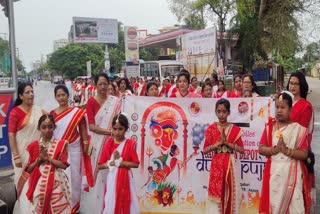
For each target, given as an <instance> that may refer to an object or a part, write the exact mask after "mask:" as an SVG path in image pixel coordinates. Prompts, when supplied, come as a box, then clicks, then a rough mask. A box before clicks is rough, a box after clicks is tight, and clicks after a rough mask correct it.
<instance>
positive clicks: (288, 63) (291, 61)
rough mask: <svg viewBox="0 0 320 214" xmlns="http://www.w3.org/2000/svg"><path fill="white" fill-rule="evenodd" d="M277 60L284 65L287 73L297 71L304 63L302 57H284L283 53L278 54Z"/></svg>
mask: <svg viewBox="0 0 320 214" xmlns="http://www.w3.org/2000/svg"><path fill="white" fill-rule="evenodd" d="M276 62H277V63H279V64H280V65H282V66H283V69H284V71H285V72H286V73H291V72H294V71H297V70H298V69H299V68H301V67H302V66H303V64H304V61H303V59H301V58H296V57H294V56H290V57H283V56H281V55H278V56H276Z"/></svg>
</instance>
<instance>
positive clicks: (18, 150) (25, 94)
mask: <svg viewBox="0 0 320 214" xmlns="http://www.w3.org/2000/svg"><path fill="white" fill-rule="evenodd" d="M33 100H34V94H33V87H32V84H31V83H23V84H20V85H19V87H18V97H17V99H16V101H15V104H14V107H13V108H12V110H11V112H10V115H9V143H10V149H11V152H12V160H13V167H14V184H15V186H16V190H17V201H16V204H15V207H14V211H13V212H14V213H23V212H24V211H25V210H29V208H30V202H29V201H28V199H27V197H26V191H27V190H28V182H27V180H28V178H29V173H27V172H26V171H25V167H26V165H27V162H28V158H29V154H28V152H27V150H26V148H27V146H28V145H29V144H30V143H31V142H33V141H34V140H36V139H39V137H40V132H39V131H38V129H37V125H38V120H39V118H40V117H41V115H42V114H44V113H45V112H44V111H43V110H41V109H40V108H39V107H37V106H34V105H33Z"/></svg>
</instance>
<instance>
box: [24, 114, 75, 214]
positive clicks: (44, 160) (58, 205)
mask: <svg viewBox="0 0 320 214" xmlns="http://www.w3.org/2000/svg"><path fill="white" fill-rule="evenodd" d="M55 127H56V125H55V121H54V118H53V116H52V115H48V114H45V115H42V116H41V117H40V119H39V122H38V129H39V130H40V133H41V137H40V139H39V140H36V141H34V142H32V143H31V144H30V145H29V146H28V147H27V151H28V153H29V161H28V164H27V167H26V171H27V172H28V173H30V177H29V181H28V182H29V188H28V191H27V193H26V195H27V198H28V199H29V201H30V202H31V210H30V212H28V211H27V210H26V211H25V212H26V213H39V214H42V213H49V214H53V213H59V214H60V213H66V214H67V213H68V214H69V213H70V212H71V195H70V190H69V186H68V179H67V176H66V175H65V173H64V170H65V169H66V168H67V167H68V166H69V164H68V163H67V158H68V154H67V149H68V148H67V145H68V142H67V141H65V140H57V139H54V138H53V131H54V129H55Z"/></svg>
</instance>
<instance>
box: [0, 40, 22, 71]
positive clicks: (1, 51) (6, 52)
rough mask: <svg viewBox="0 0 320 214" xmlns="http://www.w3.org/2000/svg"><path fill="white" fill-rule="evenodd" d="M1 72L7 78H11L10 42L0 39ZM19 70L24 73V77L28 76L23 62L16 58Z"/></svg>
mask: <svg viewBox="0 0 320 214" xmlns="http://www.w3.org/2000/svg"><path fill="white" fill-rule="evenodd" d="M0 65H1V66H0V70H1V71H3V72H4V73H5V74H6V75H7V76H11V57H10V48H9V41H7V40H4V39H2V38H1V37H0ZM16 66H17V70H18V71H20V72H22V74H23V75H25V74H26V71H25V67H24V66H23V63H22V61H21V60H20V59H19V58H18V57H17V58H16Z"/></svg>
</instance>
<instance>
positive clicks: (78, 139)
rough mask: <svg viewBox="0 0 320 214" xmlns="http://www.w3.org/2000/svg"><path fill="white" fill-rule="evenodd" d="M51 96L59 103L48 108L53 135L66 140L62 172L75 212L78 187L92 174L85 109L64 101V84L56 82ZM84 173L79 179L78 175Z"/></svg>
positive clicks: (67, 95)
mask: <svg viewBox="0 0 320 214" xmlns="http://www.w3.org/2000/svg"><path fill="white" fill-rule="evenodd" d="M54 96H55V98H56V100H57V102H58V103H59V106H58V108H56V109H54V110H52V111H51V112H50V114H52V115H53V117H54V119H55V121H56V125H57V127H56V129H55V130H54V137H55V138H56V139H63V140H67V141H68V142H69V145H68V162H69V163H70V167H68V168H67V169H66V170H65V172H66V174H67V176H68V180H69V183H70V187H71V196H72V203H71V213H77V212H79V207H80V195H81V187H82V185H83V184H84V185H85V186H84V187H86V186H87V185H88V184H89V186H91V187H92V186H93V176H92V168H91V160H90V155H89V154H88V149H89V139H88V132H87V123H86V118H85V111H84V110H82V109H79V108H77V107H71V106H69V104H68V99H69V91H68V89H67V87H66V86H65V85H57V86H56V87H55V89H54ZM83 176H86V179H85V180H83V179H82V177H83Z"/></svg>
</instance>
